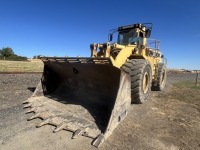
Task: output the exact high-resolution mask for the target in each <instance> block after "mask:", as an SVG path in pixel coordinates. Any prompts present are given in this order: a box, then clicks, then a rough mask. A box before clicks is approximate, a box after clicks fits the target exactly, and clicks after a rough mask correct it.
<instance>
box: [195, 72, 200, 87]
mask: <svg viewBox="0 0 200 150" xmlns="http://www.w3.org/2000/svg"><path fill="white" fill-rule="evenodd" d="M198 77H199V73H198V71H197V74H196V81H195V87H197V85H198Z"/></svg>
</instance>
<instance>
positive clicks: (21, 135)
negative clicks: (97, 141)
mask: <svg viewBox="0 0 200 150" xmlns="http://www.w3.org/2000/svg"><path fill="white" fill-rule="evenodd" d="M40 77H41V75H40V74H0V149H1V150H19V149H20V150H26V149H29V150H35V149H42V150H54V149H58V150H64V149H65V150H66V149H73V150H76V149H77V150H79V149H97V148H95V147H94V146H92V145H91V142H92V139H90V138H87V137H80V138H78V139H71V136H72V133H71V132H67V131H64V130H62V131H60V132H57V133H52V131H53V129H54V128H55V127H53V126H50V125H45V126H43V127H41V128H36V127H35V126H36V125H37V124H38V123H40V122H41V120H40V119H34V120H32V121H27V119H28V118H29V117H30V116H31V114H25V111H26V110H24V109H23V105H22V102H23V101H24V100H26V99H27V98H28V97H30V96H31V94H32V91H33V89H34V88H35V87H36V85H37V83H38V82H39V80H40ZM185 80H195V76H194V75H192V74H169V75H168V82H167V86H166V89H165V90H164V91H162V92H152V95H151V98H150V99H149V101H147V102H146V103H145V104H142V105H132V106H131V108H130V110H129V113H128V115H127V117H126V118H125V119H124V120H123V121H122V123H121V124H120V125H119V126H118V127H117V128H116V129H115V130H114V132H113V134H112V135H111V136H110V137H109V138H108V139H107V140H106V141H105V142H104V143H103V145H102V146H101V147H100V148H98V149H100V150H110V149H116V150H117V149H120V150H121V149H131V150H198V149H199V150H200V90H199V89H193V88H187V87H179V86H175V85H174V84H177V83H179V82H183V81H185Z"/></svg>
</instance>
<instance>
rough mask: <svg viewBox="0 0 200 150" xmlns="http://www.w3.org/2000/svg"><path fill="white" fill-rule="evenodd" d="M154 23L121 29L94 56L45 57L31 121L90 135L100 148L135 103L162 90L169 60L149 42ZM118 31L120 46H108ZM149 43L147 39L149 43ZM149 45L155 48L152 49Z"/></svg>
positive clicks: (32, 100)
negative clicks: (40, 120)
mask: <svg viewBox="0 0 200 150" xmlns="http://www.w3.org/2000/svg"><path fill="white" fill-rule="evenodd" d="M151 30H152V24H150V23H147V24H139V23H137V24H132V25H127V26H121V27H119V28H117V29H114V30H111V31H110V32H109V42H107V43H103V44H97V43H94V44H91V45H90V49H91V57H86V58H83V57H42V58H41V59H42V61H43V62H44V71H43V75H42V78H41V81H40V83H39V84H38V86H37V88H36V90H35V92H34V93H33V95H32V96H31V97H30V98H29V99H28V100H26V101H25V102H24V104H25V105H24V108H29V110H28V111H27V113H34V115H33V116H32V117H31V118H29V119H28V120H32V119H35V118H40V119H42V120H43V121H42V122H41V123H40V124H38V125H37V127H41V126H43V125H46V124H50V125H54V126H56V128H55V130H54V132H57V131H60V130H63V129H64V130H68V131H71V132H73V135H72V138H78V137H79V136H81V135H82V136H87V137H89V138H92V139H94V140H93V142H92V145H94V146H96V147H99V146H100V145H101V144H102V143H103V142H104V141H105V140H106V139H107V138H108V137H109V136H110V135H111V134H112V132H113V130H114V129H115V128H116V127H117V125H118V124H119V123H120V122H121V121H122V120H123V119H124V118H125V117H126V115H127V113H128V109H129V106H130V105H131V103H144V102H145V101H146V100H147V99H148V98H149V95H150V92H151V90H163V88H164V87H165V83H166V59H164V57H163V55H162V53H161V52H160V50H159V41H155V40H154V41H152V42H151V41H150V40H149V39H148V38H149V37H150V34H151ZM115 33H117V35H118V36H117V42H116V43H112V44H110V42H111V41H112V39H113V35H115ZM147 39H148V40H147ZM150 45H154V46H153V47H151V46H150Z"/></svg>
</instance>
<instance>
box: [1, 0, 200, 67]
mask: <svg viewBox="0 0 200 150" xmlns="http://www.w3.org/2000/svg"><path fill="white" fill-rule="evenodd" d="M0 6H1V7H0V48H2V47H11V48H12V49H13V50H14V52H15V53H16V54H18V55H22V56H27V57H32V56H34V55H39V54H41V55H45V56H78V55H80V56H90V48H89V45H90V44H91V43H102V42H106V41H107V38H108V36H107V35H108V31H109V30H110V29H113V28H116V27H118V26H121V25H127V24H133V23H137V22H141V23H144V22H151V23H153V30H152V35H151V38H153V39H159V40H161V45H160V48H161V50H162V52H163V53H164V55H165V57H166V58H167V59H168V67H169V68H179V69H181V68H185V69H200V59H199V57H200V15H199V14H200V13H199V10H200V1H199V0H176V1H175V0H165V1H161V0H143V1H142V0H141V1H136V0H123V1H122V0H101V1H95V0H82V1H81V0H0Z"/></svg>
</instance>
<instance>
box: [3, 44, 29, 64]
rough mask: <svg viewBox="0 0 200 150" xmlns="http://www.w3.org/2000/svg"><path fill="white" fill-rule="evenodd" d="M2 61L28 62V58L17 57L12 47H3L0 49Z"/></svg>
mask: <svg viewBox="0 0 200 150" xmlns="http://www.w3.org/2000/svg"><path fill="white" fill-rule="evenodd" d="M0 60H17V61H23V60H27V57H24V56H18V55H16V54H15V53H14V51H13V49H12V48H10V47H3V48H2V49H0Z"/></svg>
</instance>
